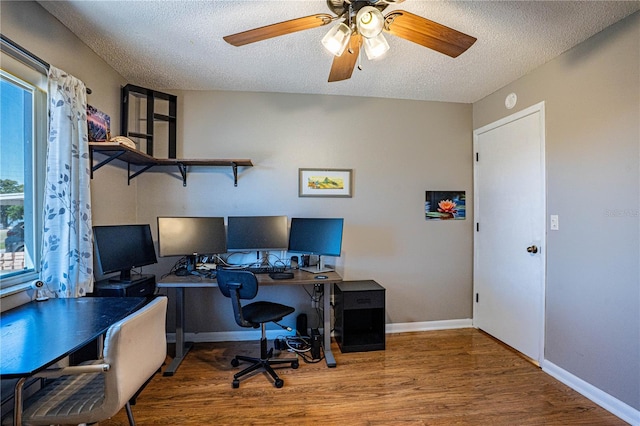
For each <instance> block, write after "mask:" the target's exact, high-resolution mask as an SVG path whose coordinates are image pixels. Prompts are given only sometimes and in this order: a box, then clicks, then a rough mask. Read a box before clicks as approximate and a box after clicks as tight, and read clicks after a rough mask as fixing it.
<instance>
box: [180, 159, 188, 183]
mask: <svg viewBox="0 0 640 426" xmlns="http://www.w3.org/2000/svg"><path fill="white" fill-rule="evenodd" d="M178 170H180V174H181V175H182V186H187V166H185V165H184V164H182V163H178Z"/></svg>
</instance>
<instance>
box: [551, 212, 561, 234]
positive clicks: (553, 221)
mask: <svg viewBox="0 0 640 426" xmlns="http://www.w3.org/2000/svg"><path fill="white" fill-rule="evenodd" d="M549 222H550V223H549V227H550V228H551V230H552V231H557V230H558V229H560V222H559V221H558V215H557V214H552V215H551V217H550V221H549Z"/></svg>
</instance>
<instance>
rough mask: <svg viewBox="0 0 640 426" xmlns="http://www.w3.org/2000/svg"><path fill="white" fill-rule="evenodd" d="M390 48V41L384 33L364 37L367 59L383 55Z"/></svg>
mask: <svg viewBox="0 0 640 426" xmlns="http://www.w3.org/2000/svg"><path fill="white" fill-rule="evenodd" d="M388 50H389V43H388V42H387V39H386V38H384V36H383V35H382V34H378V36H377V37H373V38H365V39H364V52H365V53H366V54H367V59H369V60H373V59H378V58H380V57H382V56H383V55H384V54H385V53H387V51H388Z"/></svg>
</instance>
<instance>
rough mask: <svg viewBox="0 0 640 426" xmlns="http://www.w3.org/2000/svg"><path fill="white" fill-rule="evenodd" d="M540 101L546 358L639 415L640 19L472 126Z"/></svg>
mask: <svg viewBox="0 0 640 426" xmlns="http://www.w3.org/2000/svg"><path fill="white" fill-rule="evenodd" d="M510 92H515V93H516V94H517V95H518V105H517V108H515V109H514V110H512V111H507V110H506V109H505V107H504V99H505V96H506V95H507V94H508V93H510ZM540 101H545V102H546V104H545V105H546V124H547V135H546V156H547V158H546V162H547V213H548V214H549V215H551V214H556V215H559V219H560V221H559V222H560V229H559V230H558V231H549V232H548V233H547V234H548V237H547V246H548V247H547V290H546V296H547V300H546V312H547V314H546V350H545V358H546V359H547V360H549V361H550V362H552V363H553V364H555V365H556V366H559V367H560V368H563V369H565V370H566V371H567V372H569V373H570V374H573V375H575V376H577V377H579V378H581V379H582V380H584V381H586V382H587V383H590V384H591V385H594V386H596V387H597V388H599V389H601V390H603V391H604V392H607V393H608V394H610V395H612V396H614V397H616V398H618V399H619V400H621V401H623V402H625V403H626V404H628V405H629V406H631V407H634V408H635V409H640V362H639V360H640V266H639V265H640V213H639V212H640V201H639V199H640V197H639V195H640V172H639V168H640V150H639V148H640V13H635V14H634V15H632V16H631V17H629V18H627V19H625V20H623V21H621V22H620V23H618V24H616V25H613V26H612V27H610V28H608V29H606V30H605V31H603V32H602V33H600V34H597V35H596V36H594V37H592V38H591V39H589V40H587V41H586V42H584V43H582V44H580V45H578V46H577V47H575V48H574V49H572V50H570V51H568V52H567V53H565V54H563V55H562V56H560V57H558V58H556V59H555V60H553V61H551V62H549V63H548V64H546V65H544V66H542V67H540V68H539V69H537V70H535V71H534V72H532V73H530V74H528V75H527V76H525V77H523V78H521V79H519V80H517V81H515V82H513V83H511V84H509V85H508V86H506V87H504V88H503V89H501V90H499V91H497V92H496V93H494V94H492V95H491V96H488V97H487V98H485V99H483V100H481V101H480V102H477V103H475V104H474V105H473V117H474V120H473V126H474V128H479V127H482V126H483V125H485V124H487V123H490V122H493V121H495V120H498V119H500V118H502V117H505V116H507V115H509V114H511V113H512V112H514V111H515V110H519V109H522V108H526V107H528V106H530V105H533V104H535V103H538V102H540Z"/></svg>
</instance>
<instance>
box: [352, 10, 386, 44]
mask: <svg viewBox="0 0 640 426" xmlns="http://www.w3.org/2000/svg"><path fill="white" fill-rule="evenodd" d="M356 26H357V27H358V32H359V33H360V34H361V35H362V36H363V37H364V38H374V37H377V36H378V35H379V34H380V33H381V32H382V27H383V26H384V16H383V15H382V12H380V11H379V10H378V9H376V8H375V7H373V6H365V7H363V8H362V9H360V10H359V11H358V14H357V15H356Z"/></svg>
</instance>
